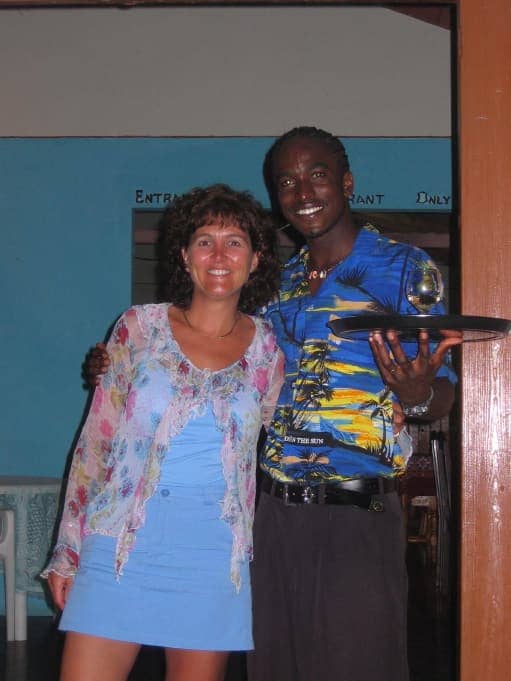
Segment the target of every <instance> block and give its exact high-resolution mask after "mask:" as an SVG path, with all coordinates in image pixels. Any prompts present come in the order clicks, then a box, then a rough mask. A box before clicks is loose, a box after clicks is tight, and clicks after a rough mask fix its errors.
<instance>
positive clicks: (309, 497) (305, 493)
mask: <svg viewBox="0 0 511 681" xmlns="http://www.w3.org/2000/svg"><path fill="white" fill-rule="evenodd" d="M315 501H316V492H315V491H314V490H313V489H312V487H311V486H310V485H307V486H306V487H304V488H303V489H302V502H303V503H304V504H313V503H314V502H315Z"/></svg>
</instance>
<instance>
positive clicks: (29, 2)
mask: <svg viewBox="0 0 511 681" xmlns="http://www.w3.org/2000/svg"><path fill="white" fill-rule="evenodd" d="M459 2H460V0H448V1H447V2H446V1H445V0H414V2H413V3H412V5H429V6H430V5H434V6H437V5H438V6H440V5H441V6H443V7H455V6H456V5H458V3H459ZM163 5H169V6H175V7H186V6H204V7H208V6H220V5H225V6H233V5H240V6H241V5H248V6H254V5H262V6H264V5H267V6H270V5H282V6H286V5H288V6H293V5H294V6H302V5H306V6H320V5H327V6H328V5H339V6H343V7H344V6H346V7H357V6H369V5H378V6H380V7H385V8H386V9H394V8H395V7H399V6H408V7H410V2H409V0H391V2H387V3H386V4H385V5H382V3H381V2H380V1H379V0H351V2H342V1H341V2H340V1H339V0H0V8H2V7H26V8H31V7H69V8H73V7H128V8H129V7H142V6H146V7H150V6H153V7H154V6H163ZM412 11H413V10H412ZM410 13H411V12H410ZM435 23H436V22H435Z"/></svg>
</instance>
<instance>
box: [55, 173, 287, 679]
mask: <svg viewBox="0 0 511 681" xmlns="http://www.w3.org/2000/svg"><path fill="white" fill-rule="evenodd" d="M162 227H163V229H164V249H165V254H164V260H165V264H166V268H167V272H168V276H167V281H168V287H167V288H168V299H169V301H170V303H169V304H167V303H165V304H157V305H142V306H135V307H133V308H131V309H129V310H128V311H127V312H125V313H124V314H123V315H122V316H121V317H120V319H119V320H118V322H117V324H116V325H115V328H114V331H113V333H112V336H111V339H110V341H109V343H108V353H109V356H110V359H111V364H110V367H109V369H108V372H107V373H106V374H105V376H104V377H103V378H102V380H101V382H100V384H99V386H98V387H97V389H96V391H95V394H94V398H93V401H92V404H91V408H90V412H89V415H88V418H87V421H86V423H85V425H84V428H83V430H82V432H81V435H80V438H79V441H78V445H77V447H76V450H75V453H74V457H73V461H72V466H71V471H70V476H69V483H68V489H67V494H66V500H65V507H64V513H63V517H62V521H61V524H60V530H59V536H58V541H57V545H56V547H55V550H54V553H53V557H52V559H51V561H50V564H49V565H48V567H47V568H46V570H45V572H44V575H43V576H45V577H47V578H48V582H49V586H50V589H51V591H52V595H53V598H54V600H55V603H56V605H57V606H58V607H59V608H61V609H63V614H62V619H61V623H60V628H61V629H63V630H66V631H67V632H68V633H67V635H66V642H65V647H64V655H63V661H62V672H61V681H96V680H97V681H119V680H120V679H125V678H126V677H127V676H128V674H129V671H130V669H131V667H132V666H133V663H134V661H135V658H136V655H137V653H138V651H139V649H140V646H141V645H142V644H148V645H157V646H162V647H164V648H165V655H166V663H167V672H166V679H168V680H171V681H197V680H198V679H201V681H221V679H222V678H223V677H224V672H225V666H226V662H227V656H228V651H230V650H246V649H250V648H252V647H253V644H252V633H251V594H250V582H249V572H248V562H249V560H250V557H251V548H252V517H253V507H254V497H255V465H256V443H257V438H258V435H259V431H260V427H261V425H262V417H261V414H262V412H263V407H264V404H271V403H273V402H275V400H276V396H277V394H278V391H279V388H280V384H281V381H282V370H283V362H282V356H281V353H280V351H279V350H278V348H277V345H276V342H275V339H274V336H273V333H272V332H271V327H270V326H269V325H268V323H267V322H265V321H263V320H261V319H260V318H258V317H253V316H249V314H247V312H249V311H253V310H255V309H256V307H258V306H260V305H261V304H263V303H264V302H266V301H268V300H269V299H270V298H271V297H272V296H273V294H274V293H275V292H276V291H277V288H278V281H279V267H278V260H277V257H276V250H275V231H274V228H273V224H272V222H271V220H270V218H269V217H268V215H267V213H266V212H265V211H264V210H263V209H262V207H261V206H260V205H259V204H258V203H257V202H256V201H255V200H254V199H253V198H252V197H251V196H250V195H249V194H247V193H241V192H236V191H234V190H232V189H230V188H229V187H227V186H225V185H214V186H211V187H208V188H205V189H200V188H198V189H195V190H192V191H191V192H189V193H187V194H184V195H183V196H181V197H178V198H176V199H175V201H174V202H173V203H172V204H171V206H170V207H169V208H168V210H167V211H166V214H165V216H164V219H163V225H162ZM269 411H270V413H271V410H269Z"/></svg>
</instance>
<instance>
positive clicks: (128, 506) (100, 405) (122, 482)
mask: <svg viewBox="0 0 511 681" xmlns="http://www.w3.org/2000/svg"><path fill="white" fill-rule="evenodd" d="M168 307H169V306H168V305H167V304H159V305H141V306H134V307H132V308H130V309H129V310H128V311H127V312H125V313H124V314H123V315H122V316H121V317H120V318H119V320H118V322H117V324H116V325H115V328H114V331H113V333H112V336H111V338H110V341H109V343H108V346H107V350H108V354H109V357H110V360H111V364H110V367H109V370H108V373H107V374H105V376H104V377H102V379H101V382H100V385H99V386H98V387H97V388H96V390H95V392H94V398H93V401H92V404H91V407H90V411H89V414H88V417H87V420H86V422H85V425H84V427H83V430H82V432H81V434H80V438H79V440H78V444H77V447H76V450H75V452H74V456H73V461H72V466H71V470H70V474H69V482H68V486H67V493H66V499H65V504H64V510H63V515H62V520H61V524H60V529H59V535H58V540H57V545H56V547H55V550H54V553H53V557H52V559H51V561H50V563H49V565H48V567H47V568H46V569H45V571H44V573H43V577H47V576H48V573H49V572H50V571H52V570H53V571H55V572H58V573H59V574H60V575H63V576H66V577H67V576H73V575H74V574H75V573H76V570H77V568H78V564H79V555H80V547H81V542H82V538H83V536H84V535H87V534H93V533H99V534H104V535H109V536H113V537H116V538H117V548H116V565H115V569H116V573H117V575H121V574H122V568H123V565H124V564H125V562H126V561H127V559H128V554H129V550H130V548H131V547H132V545H133V543H134V541H135V535H136V531H137V529H138V528H139V527H140V526H141V525H142V524H143V523H144V507H145V502H146V501H147V499H149V498H150V497H151V496H152V495H153V494H154V492H155V489H156V485H157V483H158V479H159V475H160V466H161V463H162V461H163V458H164V457H165V456H172V439H173V438H174V437H175V436H176V435H178V434H179V433H180V432H181V431H182V430H183V428H184V427H185V426H186V424H187V423H188V422H189V421H190V420H191V419H193V418H195V417H196V416H199V415H202V414H204V413H205V411H206V408H207V407H208V405H211V406H212V410H213V414H214V418H215V422H216V426H217V428H218V429H219V430H220V431H221V432H222V433H223V445H222V449H221V452H220V453H219V457H220V460H221V462H222V467H223V471H224V477H225V482H226V492H225V496H224V498H223V500H222V503H221V513H220V517H221V518H222V520H224V521H225V522H227V523H228V524H229V525H230V527H231V530H232V534H233V545H232V553H231V579H232V581H233V583H234V584H235V586H236V587H237V588H239V585H240V573H239V565H240V563H241V562H243V561H246V560H249V559H250V558H251V554H252V519H253V512H254V499H255V465H256V447H257V439H258V436H259V432H260V429H261V425H262V412H263V407H264V403H265V402H266V401H269V403H275V401H276V395H278V391H279V390H280V386H281V384H282V373H283V357H282V354H281V353H280V351H279V350H278V348H277V345H276V341H275V337H274V335H273V333H272V331H271V327H270V325H269V324H268V323H267V322H265V321H264V320H262V319H259V318H255V317H253V318H252V319H253V322H254V324H255V334H254V338H253V340H252V342H251V344H250V346H249V347H248V349H247V350H246V351H245V353H244V354H243V356H242V357H241V358H240V359H239V360H238V361H237V362H234V363H233V364H232V365H230V366H228V367H227V368H225V369H222V370H220V371H210V370H208V369H198V368H196V367H195V366H194V365H193V364H192V363H191V362H190V361H189V360H188V359H187V358H186V356H185V355H184V354H183V353H182V352H181V349H180V348H179V345H178V344H177V342H176V341H175V340H174V337H173V336H172V332H171V328H170V325H169V322H168ZM273 393H275V394H273ZM193 474H194V472H193V469H191V470H190V481H191V482H193Z"/></svg>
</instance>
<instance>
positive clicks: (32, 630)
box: [0, 546, 457, 681]
mask: <svg viewBox="0 0 511 681" xmlns="http://www.w3.org/2000/svg"><path fill="white" fill-rule="evenodd" d="M408 570H409V579H410V598H409V664H410V681H455V679H456V678H457V677H456V669H455V666H456V654H455V649H456V646H455V634H454V631H455V626H454V616H453V608H452V607H450V606H449V604H448V603H446V600H445V599H440V598H439V597H438V596H437V594H436V592H435V588H434V577H433V575H432V571H431V569H429V568H427V567H426V566H425V565H424V560H423V556H422V554H421V552H420V547H418V546H410V549H409V554H408ZM61 649H62V636H61V634H59V632H58V631H57V630H56V629H55V626H54V624H53V622H52V620H51V618H46V617H30V618H29V622H28V641H26V642H14V643H6V642H5V618H0V679H2V680H3V681H57V679H58V667H59V660H60V654H61ZM162 679H163V660H162V656H161V653H160V651H159V650H157V649H152V648H144V649H142V651H141V653H140V655H139V658H138V660H137V663H136V665H135V667H134V669H133V671H132V673H131V674H130V677H129V681H161V680H162ZM226 681H246V674H245V665H244V658H243V656H241V655H237V656H232V658H231V661H230V664H229V669H228V672H227V677H226ZM317 681H321V679H317Z"/></svg>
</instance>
